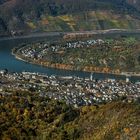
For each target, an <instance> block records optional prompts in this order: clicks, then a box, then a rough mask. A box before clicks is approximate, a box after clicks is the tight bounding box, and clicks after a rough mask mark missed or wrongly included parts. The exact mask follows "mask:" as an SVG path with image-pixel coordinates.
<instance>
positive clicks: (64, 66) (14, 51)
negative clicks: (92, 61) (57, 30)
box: [12, 48, 140, 77]
mask: <svg viewBox="0 0 140 140" xmlns="http://www.w3.org/2000/svg"><path fill="white" fill-rule="evenodd" d="M19 51H20V50H18V52H17V48H13V49H12V55H13V56H14V57H15V58H16V59H18V60H21V61H24V62H27V63H30V64H35V65H39V66H43V67H46V68H55V69H60V70H61V69H62V70H70V71H83V72H89V73H97V74H111V75H116V76H126V77H133V76H134V77H140V73H136V72H120V71H115V72H107V71H105V69H102V71H100V70H99V69H97V71H95V70H94V71H93V70H92V68H91V67H85V68H84V69H82V70H78V69H77V68H76V67H74V66H72V65H68V64H60V63H50V62H46V61H45V62H39V61H37V60H31V59H27V58H25V57H23V56H22V54H18V53H19ZM103 71H104V72H103Z"/></svg>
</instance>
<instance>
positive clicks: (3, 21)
mask: <svg viewBox="0 0 140 140" xmlns="http://www.w3.org/2000/svg"><path fill="white" fill-rule="evenodd" d="M139 9H140V2H139V1H138V0H0V34H1V35H4V34H9V33H14V32H17V33H19V34H20V33H28V32H37V31H39V32H40V31H77V30H78V31H79V30H80V31H82V30H98V29H110V28H127V29H137V28H140V18H139V17H140V16H139V15H140V10H139Z"/></svg>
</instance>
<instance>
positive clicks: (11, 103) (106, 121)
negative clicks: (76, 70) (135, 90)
mask: <svg viewBox="0 0 140 140" xmlns="http://www.w3.org/2000/svg"><path fill="white" fill-rule="evenodd" d="M0 100H1V102H0V103H1V106H0V116H1V117H0V139H1V140H29V139H30V140H72V139H73V140H124V139H128V140H130V139H131V140H138V139H139V138H140V135H139V134H140V126H139V124H140V119H139V115H140V106H139V104H136V103H135V104H133V103H123V102H112V103H107V104H106V105H99V106H97V105H96V106H84V107H81V108H78V109H75V108H73V107H72V106H68V105H66V104H65V103H64V102H59V101H56V100H50V99H49V98H47V97H41V96H39V94H37V93H30V92H22V91H17V92H15V93H12V94H9V95H8V94H7V95H6V94H0Z"/></svg>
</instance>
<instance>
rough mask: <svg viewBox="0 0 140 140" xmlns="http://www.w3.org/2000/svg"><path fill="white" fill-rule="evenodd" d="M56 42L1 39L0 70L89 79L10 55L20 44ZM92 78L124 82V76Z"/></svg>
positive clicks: (40, 38) (134, 79)
mask: <svg viewBox="0 0 140 140" xmlns="http://www.w3.org/2000/svg"><path fill="white" fill-rule="evenodd" d="M44 39H46V40H56V39H58V37H56V36H55V37H52V36H48V37H45V36H43V37H42V36H41V37H30V38H16V39H3V40H2V39H1V40H0V70H2V69H8V71H10V72H22V71H29V72H38V73H44V74H47V75H49V76H50V75H59V76H78V77H90V75H91V73H88V72H81V71H69V70H59V69H54V68H45V67H42V66H38V65H33V64H29V63H26V62H23V61H20V60H17V59H15V57H14V56H13V55H12V54H11V50H12V49H13V48H14V47H17V46H18V45H19V44H21V43H31V42H35V41H38V40H40V41H41V40H44ZM93 77H94V78H96V79H105V78H111V79H122V80H125V78H126V77H125V76H118V75H112V74H99V73H93ZM130 80H132V81H140V77H130Z"/></svg>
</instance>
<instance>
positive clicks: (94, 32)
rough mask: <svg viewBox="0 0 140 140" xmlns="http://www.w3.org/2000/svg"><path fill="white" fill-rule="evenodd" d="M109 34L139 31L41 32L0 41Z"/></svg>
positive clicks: (139, 32) (136, 32) (4, 38)
mask: <svg viewBox="0 0 140 140" xmlns="http://www.w3.org/2000/svg"><path fill="white" fill-rule="evenodd" d="M109 34H119V35H121V34H122V35H127V34H128V35H129V34H140V29H135V30H128V29H108V30H92V31H73V32H43V33H32V34H27V35H22V36H10V37H0V41H3V40H15V39H26V38H37V37H47V36H64V38H67V37H69V36H73V35H75V36H80V35H109Z"/></svg>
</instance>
